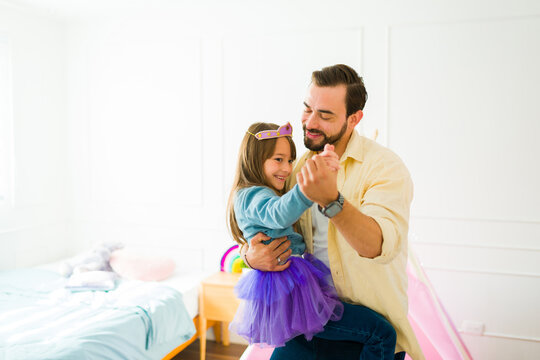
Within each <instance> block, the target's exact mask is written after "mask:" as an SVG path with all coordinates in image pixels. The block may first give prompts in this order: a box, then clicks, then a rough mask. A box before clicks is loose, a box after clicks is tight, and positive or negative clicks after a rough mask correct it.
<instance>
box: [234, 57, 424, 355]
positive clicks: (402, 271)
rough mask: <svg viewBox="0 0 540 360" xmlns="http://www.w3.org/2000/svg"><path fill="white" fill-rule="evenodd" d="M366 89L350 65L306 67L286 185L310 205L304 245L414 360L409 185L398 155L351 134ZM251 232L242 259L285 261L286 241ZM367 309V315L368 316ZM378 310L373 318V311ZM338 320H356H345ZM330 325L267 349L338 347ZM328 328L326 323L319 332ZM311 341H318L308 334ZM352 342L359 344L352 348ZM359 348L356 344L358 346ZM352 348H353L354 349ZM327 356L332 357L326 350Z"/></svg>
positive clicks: (344, 296) (257, 263)
mask: <svg viewBox="0 0 540 360" xmlns="http://www.w3.org/2000/svg"><path fill="white" fill-rule="evenodd" d="M366 99H367V93H366V90H365V87H364V84H363V81H362V78H360V77H359V76H358V75H357V73H356V72H355V71H354V69H352V68H350V67H348V66H346V65H334V66H330V67H326V68H323V69H322V70H320V71H315V72H313V74H312V84H311V85H310V87H309V90H308V94H307V97H306V99H305V101H304V107H305V108H304V114H303V116H302V127H303V130H304V143H305V145H306V147H307V148H308V149H309V150H310V151H308V152H307V153H306V154H305V155H304V156H303V157H302V158H301V159H300V160H299V162H298V164H297V166H296V169H295V171H294V172H293V176H291V178H290V179H291V184H289V186H293V185H294V183H295V182H298V185H299V186H300V189H301V190H302V192H303V193H304V194H305V195H306V196H307V197H308V198H309V199H310V200H312V201H314V205H313V207H312V208H311V209H310V210H308V211H306V212H305V213H304V215H302V217H301V218H300V220H299V221H298V227H299V230H300V231H301V233H302V234H303V236H304V239H305V241H306V247H307V251H308V252H310V253H313V254H314V255H315V256H316V257H317V258H319V259H321V260H322V261H323V262H325V263H326V264H327V265H328V266H329V268H330V269H331V274H332V279H333V281H334V284H335V286H336V290H337V292H338V295H339V297H340V299H341V300H342V301H344V303H345V305H347V304H355V306H361V307H362V309H365V310H366V311H368V312H371V313H372V315H373V316H375V317H376V316H382V317H383V320H384V319H386V320H387V321H389V322H390V323H391V325H392V326H393V328H394V329H395V332H396V335H397V340H396V347H395V353H396V357H395V358H396V359H403V358H404V356H405V352H407V353H408V354H409V355H410V356H411V357H412V358H413V359H414V360H417V359H423V355H422V351H421V349H420V347H419V345H418V342H417V340H416V338H415V336H414V333H413V330H412V328H411V326H410V324H409V322H408V320H407V309H408V303H407V274H406V264H407V232H408V221H409V209H410V203H411V201H412V193H413V186H412V181H411V178H410V175H409V172H408V170H407V168H406V167H405V165H404V164H403V162H402V161H401V159H400V158H399V157H398V156H397V155H395V154H394V153H393V152H391V151H390V150H388V149H386V148H384V147H382V146H380V145H378V144H377V143H375V142H374V141H371V140H369V139H367V138H365V137H362V136H360V135H359V134H358V133H357V132H356V130H355V127H356V125H357V124H358V123H359V122H360V120H361V119H362V117H363V111H362V110H363V108H364V105H365V102H366ZM326 144H330V145H333V151H335V153H336V154H337V156H338V157H339V158H340V166H341V168H340V170H339V171H338V172H337V176H336V172H335V171H332V170H331V169H329V168H328V167H327V166H326V164H325V163H324V161H323V159H322V158H321V157H314V155H315V154H316V153H317V152H320V151H322V150H325V151H328V150H332V147H326V148H325V145H326ZM267 238H268V237H265V236H264V234H260V235H259V236H257V237H256V238H254V239H252V242H251V245H250V246H249V248H248V249H247V251H246V250H245V249H243V252H244V254H245V259H246V261H247V262H248V264H249V265H250V266H251V267H253V268H256V269H259V270H264V271H281V270H284V269H285V268H287V267H288V263H285V264H283V262H284V260H286V259H287V258H288V256H289V255H290V250H287V249H288V246H289V244H288V241H283V242H280V241H274V242H272V243H271V244H269V245H263V244H262V243H261V241H262V240H265V239H267ZM371 313H370V314H371ZM379 314H380V315H379ZM340 321H344V322H347V321H348V322H350V323H354V322H355V321H356V323H360V322H361V321H362V320H361V319H351V318H350V317H348V313H347V308H346V311H345V313H344V316H343V319H342V320H340ZM334 325H336V327H338V325H339V324H333V322H329V323H328V324H327V326H326V327H325V331H323V332H322V333H321V334H320V335H316V338H314V340H313V341H311V342H308V341H306V340H305V339H303V338H302V337H297V338H295V339H293V340H291V341H289V342H288V343H287V344H286V346H285V347H283V348H278V349H276V350H275V351H274V354H273V356H272V359H292V358H294V359H298V360H299V359H304V358H305V359H309V358H314V357H310V355H309V354H310V353H314V352H316V353H318V354H317V356H318V358H321V355H320V354H319V352H320V351H322V352H324V350H322V349H323V348H324V347H325V346H326V347H329V348H330V349H334V357H333V358H336V359H337V358H343V357H341V356H339V355H337V356H336V355H335V354H336V351H337V353H339V351H340V350H343V349H346V348H347V347H346V346H345V344H344V343H343V342H342V343H340V345H339V349H337V348H336V346H337V345H336V344H335V343H329V342H328V341H327V340H328V339H331V340H335V339H334V338H333V337H332V336H326V333H327V332H328V333H330V332H331V329H330V328H333V327H334ZM327 328H328V329H327ZM317 338H319V339H317ZM356 347H357V348H361V346H360V345H357V346H356ZM360 351H361V350H360ZM353 352H354V350H353ZM328 358H332V357H331V356H330V357H328Z"/></svg>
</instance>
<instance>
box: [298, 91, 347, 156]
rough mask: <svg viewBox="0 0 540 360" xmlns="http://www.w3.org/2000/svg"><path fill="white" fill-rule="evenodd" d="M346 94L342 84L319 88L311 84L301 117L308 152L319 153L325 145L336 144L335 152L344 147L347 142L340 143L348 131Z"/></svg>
mask: <svg viewBox="0 0 540 360" xmlns="http://www.w3.org/2000/svg"><path fill="white" fill-rule="evenodd" d="M346 93H347V88H346V87H345V85H338V86H335V87H318V86H316V85H314V84H311V86H310V87H309V90H308V94H307V97H306V100H305V101H304V113H303V114H302V128H303V129H304V145H305V146H306V147H307V148H308V149H309V150H312V151H322V150H323V149H324V145H326V144H332V145H335V147H336V150H337V148H338V147H340V146H339V145H345V144H346V141H345V142H340V140H341V139H342V138H343V137H344V135H345V134H346V133H347V129H348V127H347V109H346V106H345V95H346ZM347 138H348V137H347ZM347 140H348V139H347ZM341 143H344V144H341ZM341 147H344V146H341ZM344 150H345V149H344V148H343V149H342V151H344Z"/></svg>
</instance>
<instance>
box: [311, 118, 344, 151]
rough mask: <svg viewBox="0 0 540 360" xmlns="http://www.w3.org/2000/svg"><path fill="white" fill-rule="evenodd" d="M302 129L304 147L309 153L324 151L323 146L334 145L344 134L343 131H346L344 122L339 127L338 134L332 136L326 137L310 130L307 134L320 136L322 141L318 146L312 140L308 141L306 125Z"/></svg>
mask: <svg viewBox="0 0 540 360" xmlns="http://www.w3.org/2000/svg"><path fill="white" fill-rule="evenodd" d="M302 128H303V129H304V145H305V146H306V148H308V149H309V150H311V151H322V150H323V149H324V145H326V144H330V145H334V144H335V143H336V142H338V141H339V140H340V139H341V137H342V136H343V134H345V131H347V122H346V121H345V123H344V124H343V126H342V127H341V130H339V133H337V134H335V135H332V136H328V135H326V134H325V133H323V132H322V131H320V130H315V129H313V130H310V131H309V132H310V133H312V134H320V135H322V141H321V142H320V143H318V144H315V143H314V140H313V139H310V138H308V137H307V136H306V130H307V129H306V125H303V126H302Z"/></svg>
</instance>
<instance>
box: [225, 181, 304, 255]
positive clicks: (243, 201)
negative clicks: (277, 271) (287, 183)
mask: <svg viewBox="0 0 540 360" xmlns="http://www.w3.org/2000/svg"><path fill="white" fill-rule="evenodd" d="M311 205H313V201H311V200H309V199H308V198H306V197H305V196H304V194H302V192H301V191H300V188H299V187H298V185H295V186H294V187H293V188H292V189H291V190H290V191H288V192H287V193H286V194H285V195H283V196H278V195H277V194H276V193H275V192H274V191H273V190H271V189H270V188H268V187H266V186H252V187H248V188H244V189H240V190H238V192H237V193H236V197H235V201H234V213H235V215H236V222H237V223H238V227H239V228H240V230H241V231H242V234H243V235H244V238H245V239H246V240H248V241H251V238H253V237H254V236H255V234H257V233H259V232H262V233H264V234H266V235H268V236H270V237H271V238H272V239H270V240H267V241H263V243H264V244H269V243H270V242H271V241H272V240H273V239H275V238H280V237H283V236H287V238H288V239H289V240H290V241H291V249H292V253H293V254H296V255H301V254H303V253H304V251H305V250H306V244H305V243H304V239H303V238H302V235H300V234H298V233H297V232H295V231H294V229H293V224H294V223H295V222H296V221H297V220H298V218H299V217H300V215H302V213H303V212H304V211H306V210H307V209H308V208H310V207H311Z"/></svg>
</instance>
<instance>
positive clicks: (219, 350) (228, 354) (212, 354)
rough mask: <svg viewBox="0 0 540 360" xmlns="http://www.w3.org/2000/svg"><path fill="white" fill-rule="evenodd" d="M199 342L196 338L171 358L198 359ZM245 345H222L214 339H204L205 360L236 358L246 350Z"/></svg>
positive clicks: (230, 359) (181, 359) (233, 359)
mask: <svg viewBox="0 0 540 360" xmlns="http://www.w3.org/2000/svg"><path fill="white" fill-rule="evenodd" d="M199 348H200V343H199V340H196V341H195V342H194V343H193V344H191V345H189V346H188V347H187V348H185V349H184V351H182V352H181V353H180V354H178V355H176V356H175V357H173V358H172V360H200V358H201V357H200V356H201V353H200V352H199ZM246 348H247V346H246V345H239V344H230V345H229V346H224V345H223V344H220V343H216V342H215V341H210V340H208V341H206V360H238V359H240V356H241V355H242V353H243V352H244V350H246Z"/></svg>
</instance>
